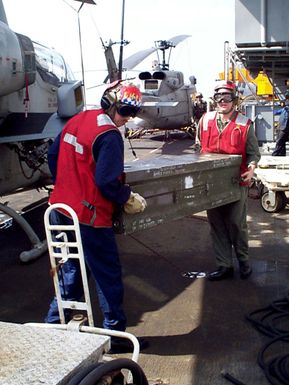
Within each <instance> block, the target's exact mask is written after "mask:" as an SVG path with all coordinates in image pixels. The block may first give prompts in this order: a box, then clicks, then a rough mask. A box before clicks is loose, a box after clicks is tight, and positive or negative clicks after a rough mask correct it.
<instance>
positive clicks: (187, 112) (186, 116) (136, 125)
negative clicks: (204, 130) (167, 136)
mask: <svg viewBox="0 0 289 385" xmlns="http://www.w3.org/2000/svg"><path fill="white" fill-rule="evenodd" d="M188 37H190V35H178V36H174V37H172V38H171V39H169V40H157V41H155V46H154V47H151V48H148V49H145V50H142V51H139V52H137V53H135V54H133V55H131V56H130V57H128V58H127V59H124V61H123V63H122V70H123V71H130V70H132V69H133V68H135V67H136V66H137V65H138V64H139V63H141V62H142V61H143V60H144V59H145V58H146V57H148V56H149V55H151V54H152V53H153V52H157V54H158V53H159V52H161V54H162V57H161V60H159V55H158V60H156V61H154V62H153V67H152V70H151V71H144V72H140V73H139V75H138V78H139V80H141V83H142V105H141V109H140V111H139V112H138V114H137V116H136V118H135V119H133V121H131V122H128V124H127V125H126V128H125V137H127V138H129V139H132V138H139V137H140V136H142V135H143V134H145V133H146V132H149V131H151V130H165V131H166V132H167V133H168V132H169V131H170V130H182V131H185V132H187V133H189V134H190V135H191V136H194V124H193V121H192V116H193V102H192V96H193V95H194V94H195V93H196V78H195V77H194V76H191V77H190V79H189V80H190V84H185V82H184V75H183V73H182V72H181V71H172V70H170V68H169V60H167V59H166V52H167V51H169V58H170V55H171V50H172V48H175V47H176V45H177V44H179V43H181V42H182V41H183V40H185V39H187V38H188ZM107 52H109V46H106V56H107ZM112 63H114V68H111V65H112ZM107 67H108V72H109V74H114V77H113V78H111V79H110V80H115V76H116V74H117V69H116V65H115V61H113V60H111V56H110V60H107Z"/></svg>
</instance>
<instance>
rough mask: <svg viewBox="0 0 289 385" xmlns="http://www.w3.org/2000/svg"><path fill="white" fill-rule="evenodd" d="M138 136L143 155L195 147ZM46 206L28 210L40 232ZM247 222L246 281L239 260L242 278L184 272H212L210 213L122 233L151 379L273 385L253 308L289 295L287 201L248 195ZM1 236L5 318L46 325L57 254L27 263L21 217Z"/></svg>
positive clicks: (134, 317)
mask: <svg viewBox="0 0 289 385" xmlns="http://www.w3.org/2000/svg"><path fill="white" fill-rule="evenodd" d="M131 143H132V146H133V149H134V151H135V153H136V155H137V156H138V157H142V158H145V157H150V156H161V154H168V153H169V154H175V155H176V156H177V155H178V154H187V153H190V152H191V151H192V149H191V146H192V140H191V139H188V138H181V139H180V138H179V137H178V135H177V136H176V137H173V136H172V137H171V138H170V139H169V140H166V141H164V140H162V139H161V138H160V137H158V136H154V137H152V138H142V139H135V140H133V141H132V142H131ZM126 145H127V149H126V161H131V160H132V159H133V158H134V155H133V154H132V151H131V148H130V145H129V143H128V142H126ZM45 194H46V193H45V192H36V191H35V192H33V193H31V192H26V193H22V194H17V196H16V195H13V196H9V197H7V199H6V198H5V200H7V201H9V202H10V203H11V204H12V205H14V206H15V207H17V208H18V209H22V208H23V207H25V206H27V205H28V204H29V203H31V201H37V200H38V199H40V198H43V197H44V196H45ZM44 210H45V206H43V205H40V206H39V207H37V208H35V209H33V210H29V211H27V213H26V214H25V217H26V218H27V219H28V220H29V223H30V224H31V225H32V226H33V228H34V229H35V230H36V232H37V234H38V236H39V237H40V238H41V239H43V238H44V229H43V213H44ZM248 224H249V234H250V257H251V262H252V266H253V274H252V276H251V277H250V278H249V279H248V280H241V279H240V278H239V275H238V268H237V263H236V272H235V276H234V278H232V279H227V280H224V281H221V282H210V281H208V280H206V279H205V278H204V277H203V274H200V275H199V277H197V276H194V277H192V278H188V277H184V276H183V273H184V272H201V273H203V272H205V273H206V272H208V271H211V270H213V269H214V268H215V260H214V255H213V250H212V245H211V241H210V234H209V225H208V222H207V220H206V213H205V212H204V211H202V212H199V213H197V214H192V215H187V216H185V217H184V218H182V219H178V220H171V221H168V222H166V223H164V224H161V225H158V226H156V227H154V228H151V229H147V230H143V231H139V232H135V233H133V234H130V235H117V241H118V245H119V251H120V256H121V262H122V266H123V280H124V285H125V303H124V306H125V310H126V313H127V316H128V328H127V331H128V332H131V333H133V334H135V335H136V336H143V337H145V338H146V339H147V340H148V342H149V344H150V346H149V347H148V348H147V349H146V350H144V351H143V352H142V353H141V354H140V358H139V361H138V363H139V364H140V366H141V367H142V369H143V370H144V373H145V374H146V376H147V378H148V380H149V383H150V384H167V385H224V384H227V383H229V382H228V381H227V380H226V379H225V378H224V377H223V376H222V374H221V373H222V372H227V373H229V374H230V375H232V376H233V377H234V378H236V379H238V380H239V381H241V382H242V383H244V384H246V385H265V384H267V383H268V384H269V382H268V380H267V379H266V377H265V374H264V371H263V370H262V369H261V368H260V366H259V365H258V362H257V359H258V354H259V352H260V351H261V349H262V347H263V346H264V344H265V343H267V342H269V341H270V337H268V336H265V335H263V334H261V333H260V332H259V331H257V330H256V329H255V328H254V327H253V325H252V323H250V322H249V321H248V320H247V319H246V315H248V314H249V313H251V312H252V311H254V310H257V309H261V308H264V307H267V306H269V305H271V304H272V303H273V301H275V300H279V299H283V298H284V297H285V296H286V295H287V287H288V281H287V280H288V277H289V260H288V244H289V234H288V227H289V210H288V207H287V208H285V209H284V210H283V211H282V212H280V213H273V214H272V213H267V212H265V211H264V210H263V209H262V207H261V205H260V202H259V200H258V199H249V209H248ZM0 240H1V250H0V264H1V269H0V291H1V304H0V321H2V322H13V323H26V322H43V320H44V317H45V315H46V312H47V309H48V305H49V303H50V300H51V298H52V295H53V284H52V280H51V277H50V275H49V258H48V255H47V254H44V255H43V256H41V257H40V258H39V259H37V260H35V261H33V262H30V263H28V264H23V263H21V262H20V260H19V254H20V252H21V251H23V250H25V249H28V248H30V244H29V240H28V239H27V237H26V235H25V233H24V232H23V231H22V230H20V229H19V227H18V225H17V224H13V226H11V227H9V228H7V229H2V230H1V231H0ZM90 286H91V296H92V302H93V311H94V318H95V319H96V322H97V326H101V314H100V311H99V308H98V305H97V299H96V296H95V292H94V283H93V282H90ZM277 324H278V321H277ZM282 326H283V328H285V329H286V327H285V326H284V324H283V323H282ZM273 350H274V351H276V352H277V353H278V354H283V352H284V351H287V352H288V346H286V343H282V344H281V346H280V345H279V346H278V347H276V346H274V347H273ZM113 357H130V355H117V356H113ZM15 385H16V384H15Z"/></svg>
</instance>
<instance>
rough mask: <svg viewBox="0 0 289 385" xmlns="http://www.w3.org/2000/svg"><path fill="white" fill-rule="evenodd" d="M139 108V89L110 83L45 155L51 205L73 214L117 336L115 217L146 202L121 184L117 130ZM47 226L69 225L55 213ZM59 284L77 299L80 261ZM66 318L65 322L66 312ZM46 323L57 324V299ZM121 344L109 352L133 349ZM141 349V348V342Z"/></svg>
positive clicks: (121, 317)
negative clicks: (97, 101) (118, 210)
mask: <svg viewBox="0 0 289 385" xmlns="http://www.w3.org/2000/svg"><path fill="white" fill-rule="evenodd" d="M140 104H141V93H140V90H139V89H138V88H137V87H135V86H133V85H123V83H122V82H120V81H117V82H114V83H113V84H112V85H111V86H110V87H108V88H107V90H106V91H105V92H104V94H103V96H102V99H101V107H102V108H100V109H96V110H87V111H84V112H81V113H79V114H77V115H76V116H74V117H73V118H71V119H70V120H69V121H68V123H67V124H66V126H65V127H64V129H63V130H62V132H61V134H60V135H59V136H58V137H57V138H56V139H55V141H54V143H53V145H52V146H51V148H50V150H49V154H48V163H49V167H50V171H51V174H52V176H53V179H54V182H55V185H54V190H53V192H52V194H51V195H50V199H49V203H50V204H53V203H65V204H67V205H69V206H70V207H72V208H73V209H74V211H75V212H76V214H77V217H78V220H79V224H80V232H81V238H82V245H83V251H84V256H85V260H86V264H87V266H88V268H89V272H91V273H92V275H93V276H94V279H95V281H96V289H97V294H98V299H99V305H100V308H101V310H102V313H103V327H104V328H107V329H113V330H118V331H125V329H126V315H125V313H124V310H123V283H122V272H121V265H120V261H119V253H118V248H117V244H116V240H115V235H114V230H113V215H114V213H115V209H116V208H117V207H120V206H123V207H124V210H125V211H126V212H128V213H131V214H133V213H137V212H141V211H143V210H144V209H145V207H146V201H145V199H144V198H143V197H141V196H140V195H139V194H136V193H133V192H132V191H131V189H130V186H129V185H126V184H124V183H123V181H122V175H123V171H124V144H123V139H122V135H121V132H120V131H119V129H118V127H121V126H123V125H124V124H125V123H126V122H127V121H128V120H129V118H130V117H134V116H135V115H136V113H137V112H138V110H139V108H140ZM51 223H55V224H64V225H67V224H70V223H71V219H70V218H69V217H67V213H65V214H64V212H61V211H56V210H53V211H52V213H51ZM60 282H61V285H62V286H61V291H62V296H63V297H64V298H65V299H66V300H74V301H77V300H80V298H81V297H82V295H83V288H82V282H81V274H80V269H79V265H78V261H75V260H73V259H68V261H67V262H66V263H65V264H64V265H63V267H62V271H61V279H60ZM65 315H66V318H67V321H68V320H69V315H70V314H69V311H68V310H66V314H65ZM45 321H46V322H48V323H59V322H60V320H59V313H58V306H57V300H56V298H54V299H53V301H52V302H51V304H50V308H49V311H48V314H47V317H46V320H45ZM122 341H124V339H121V340H120V341H119V340H117V339H114V340H113V338H112V341H111V346H112V351H111V352H112V353H118V352H125V351H129V350H130V349H132V346H130V347H127V346H123V345H122ZM140 345H141V346H140V348H142V347H144V343H143V341H140ZM142 345H143V346H142Z"/></svg>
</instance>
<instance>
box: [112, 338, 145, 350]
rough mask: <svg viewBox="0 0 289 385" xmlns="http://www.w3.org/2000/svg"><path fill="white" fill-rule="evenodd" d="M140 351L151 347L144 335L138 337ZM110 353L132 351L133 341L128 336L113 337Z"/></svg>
mask: <svg viewBox="0 0 289 385" xmlns="http://www.w3.org/2000/svg"><path fill="white" fill-rule="evenodd" d="M137 340H138V342H139V349H140V351H142V350H144V349H146V348H148V347H149V342H148V341H147V340H146V339H144V338H143V337H137ZM110 341H111V342H110V350H109V351H108V352H107V353H108V354H121V353H132V352H133V343H132V342H131V341H130V340H129V339H127V338H120V337H114V336H113V337H111V340H110Z"/></svg>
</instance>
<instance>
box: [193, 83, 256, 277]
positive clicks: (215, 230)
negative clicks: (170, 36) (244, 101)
mask: <svg viewBox="0 0 289 385" xmlns="http://www.w3.org/2000/svg"><path fill="white" fill-rule="evenodd" d="M214 101H215V103H216V111H211V112H208V113H206V114H205V115H203V117H202V118H201V120H200V123H199V127H198V140H199V142H200V146H201V152H202V153H221V154H238V155H242V163H241V166H240V192H241V198H240V200H239V201H237V202H233V203H229V204H226V205H223V206H220V207H216V208H213V209H209V210H207V216H208V221H209V224H210V229H211V236H212V241H213V248H214V251H215V255H216V264H217V270H216V271H213V272H211V273H209V275H208V279H209V280H211V281H219V280H222V279H225V278H230V277H232V276H233V275H234V268H233V251H234V252H235V255H236V257H237V259H238V262H239V267H240V277H241V278H242V279H246V278H248V277H249V276H250V274H251V273H252V268H251V266H250V264H249V247H248V227H247V198H248V186H249V184H250V182H251V179H252V177H253V175H254V170H255V168H256V166H257V163H258V162H259V160H260V157H261V156H260V151H259V147H258V141H257V138H256V136H255V132H254V128H253V125H252V122H251V121H250V120H249V119H248V118H247V117H246V116H244V115H242V114H241V113H240V112H238V111H236V105H237V96H236V89H235V84H234V83H233V82H231V81H219V82H218V84H217V85H216V87H215V89H214Z"/></svg>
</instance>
